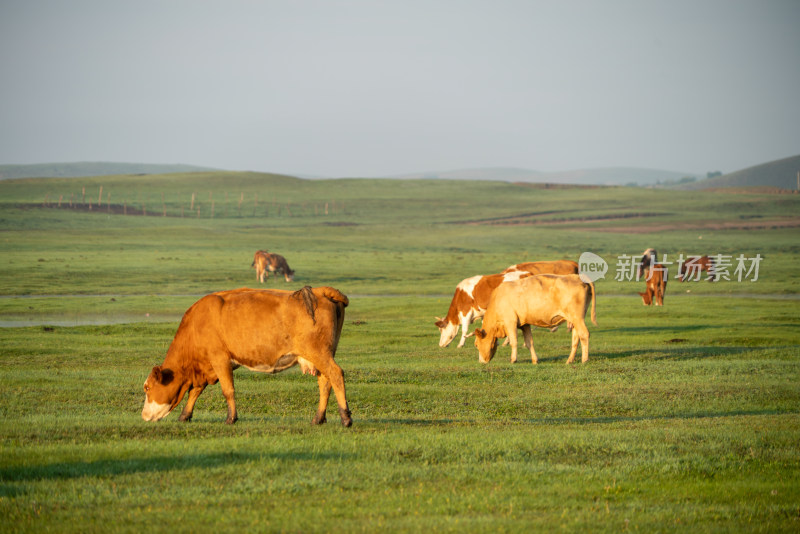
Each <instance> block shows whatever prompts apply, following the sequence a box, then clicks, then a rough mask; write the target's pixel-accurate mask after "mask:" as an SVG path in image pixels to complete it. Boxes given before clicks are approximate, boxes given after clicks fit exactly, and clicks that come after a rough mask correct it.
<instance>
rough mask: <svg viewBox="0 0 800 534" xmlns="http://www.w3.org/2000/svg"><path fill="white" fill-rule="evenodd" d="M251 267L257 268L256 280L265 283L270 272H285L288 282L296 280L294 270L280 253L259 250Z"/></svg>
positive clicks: (284, 276)
mask: <svg viewBox="0 0 800 534" xmlns="http://www.w3.org/2000/svg"><path fill="white" fill-rule="evenodd" d="M250 267H255V268H256V280H258V281H259V282H261V283H262V284H263V283H264V278H265V277H266V278H269V273H276V274H280V273H282V274H283V278H284V279H285V280H286V281H287V282H291V281H292V280H294V271H293V270H291V269H290V268H289V264H288V263H286V258H284V257H283V256H281V255H280V254H273V253H271V252H267V251H266V250H259V251H258V252H256V254H255V256H254V257H253V263H252V264H250Z"/></svg>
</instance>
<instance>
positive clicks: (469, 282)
mask: <svg viewBox="0 0 800 534" xmlns="http://www.w3.org/2000/svg"><path fill="white" fill-rule="evenodd" d="M526 276H532V275H531V274H530V273H528V272H524V271H512V272H507V273H504V274H479V275H476V276H472V277H470V278H465V279H464V280H462V281H461V282H459V284H458V285H457V286H456V291H455V294H454V295H453V300H451V301H450V308H449V309H448V310H447V315H446V316H445V317H444V319H443V318H441V317H437V318H436V326H437V327H439V333H440V335H439V346H440V347H446V346H448V345H449V344H450V343H451V342H452V341H453V340H454V339H455V337H456V335H457V334H458V327H459V325H460V326H461V339H460V340H459V341H458V346H459V347H463V346H464V343H465V342H466V340H467V338H468V337H469V335H468V334H467V331H468V329H469V325H471V324H472V323H473V321H475V319H479V318H481V317H483V314H484V313H485V312H486V306H487V305H488V304H489V298H490V297H491V296H492V292H493V291H494V290H495V289H496V288H497V286H499V285H500V284H502V283H503V282H508V281H512V280H519V279H520V278H521V277H526Z"/></svg>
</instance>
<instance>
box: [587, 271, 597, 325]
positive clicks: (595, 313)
mask: <svg viewBox="0 0 800 534" xmlns="http://www.w3.org/2000/svg"><path fill="white" fill-rule="evenodd" d="M589 287H591V288H592V323H594V324H595V325H596V324H597V312H596V311H595V304H597V295H595V292H594V282H592V281H590V282H589Z"/></svg>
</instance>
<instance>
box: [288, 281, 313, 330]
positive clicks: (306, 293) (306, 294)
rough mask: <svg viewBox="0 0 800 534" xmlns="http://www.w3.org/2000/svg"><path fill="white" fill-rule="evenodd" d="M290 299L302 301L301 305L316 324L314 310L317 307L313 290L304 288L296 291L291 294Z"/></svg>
mask: <svg viewBox="0 0 800 534" xmlns="http://www.w3.org/2000/svg"><path fill="white" fill-rule="evenodd" d="M292 298H295V299H298V300H302V301H303V304H305V305H306V311H307V312H308V314H309V315H310V316H311V320H312V321H314V323H316V322H317V319H316V317H314V310H315V309H316V307H317V296H316V295H315V294H314V290H313V289H312V288H311V286H305V287H304V288H303V289H298V290H297V291H295V292H294V293H292Z"/></svg>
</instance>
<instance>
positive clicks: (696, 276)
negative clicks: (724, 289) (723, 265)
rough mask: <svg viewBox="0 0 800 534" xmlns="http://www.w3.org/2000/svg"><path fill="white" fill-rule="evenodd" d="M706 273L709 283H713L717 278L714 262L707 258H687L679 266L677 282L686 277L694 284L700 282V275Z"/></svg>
mask: <svg viewBox="0 0 800 534" xmlns="http://www.w3.org/2000/svg"><path fill="white" fill-rule="evenodd" d="M703 271H706V272H707V273H708V278H706V280H708V281H709V282H713V281H714V280H716V278H717V273H716V271H715V270H714V260H713V259H712V258H709V257H708V256H689V257H688V258H686V261H685V262H683V263H681V264H680V272H679V273H678V280H680V281H681V282H683V281H684V279H685V278H686V277H687V276H688V278H689V280H690V281H691V280H694V281H695V282H696V281H698V280H700V273H701V272H703Z"/></svg>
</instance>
